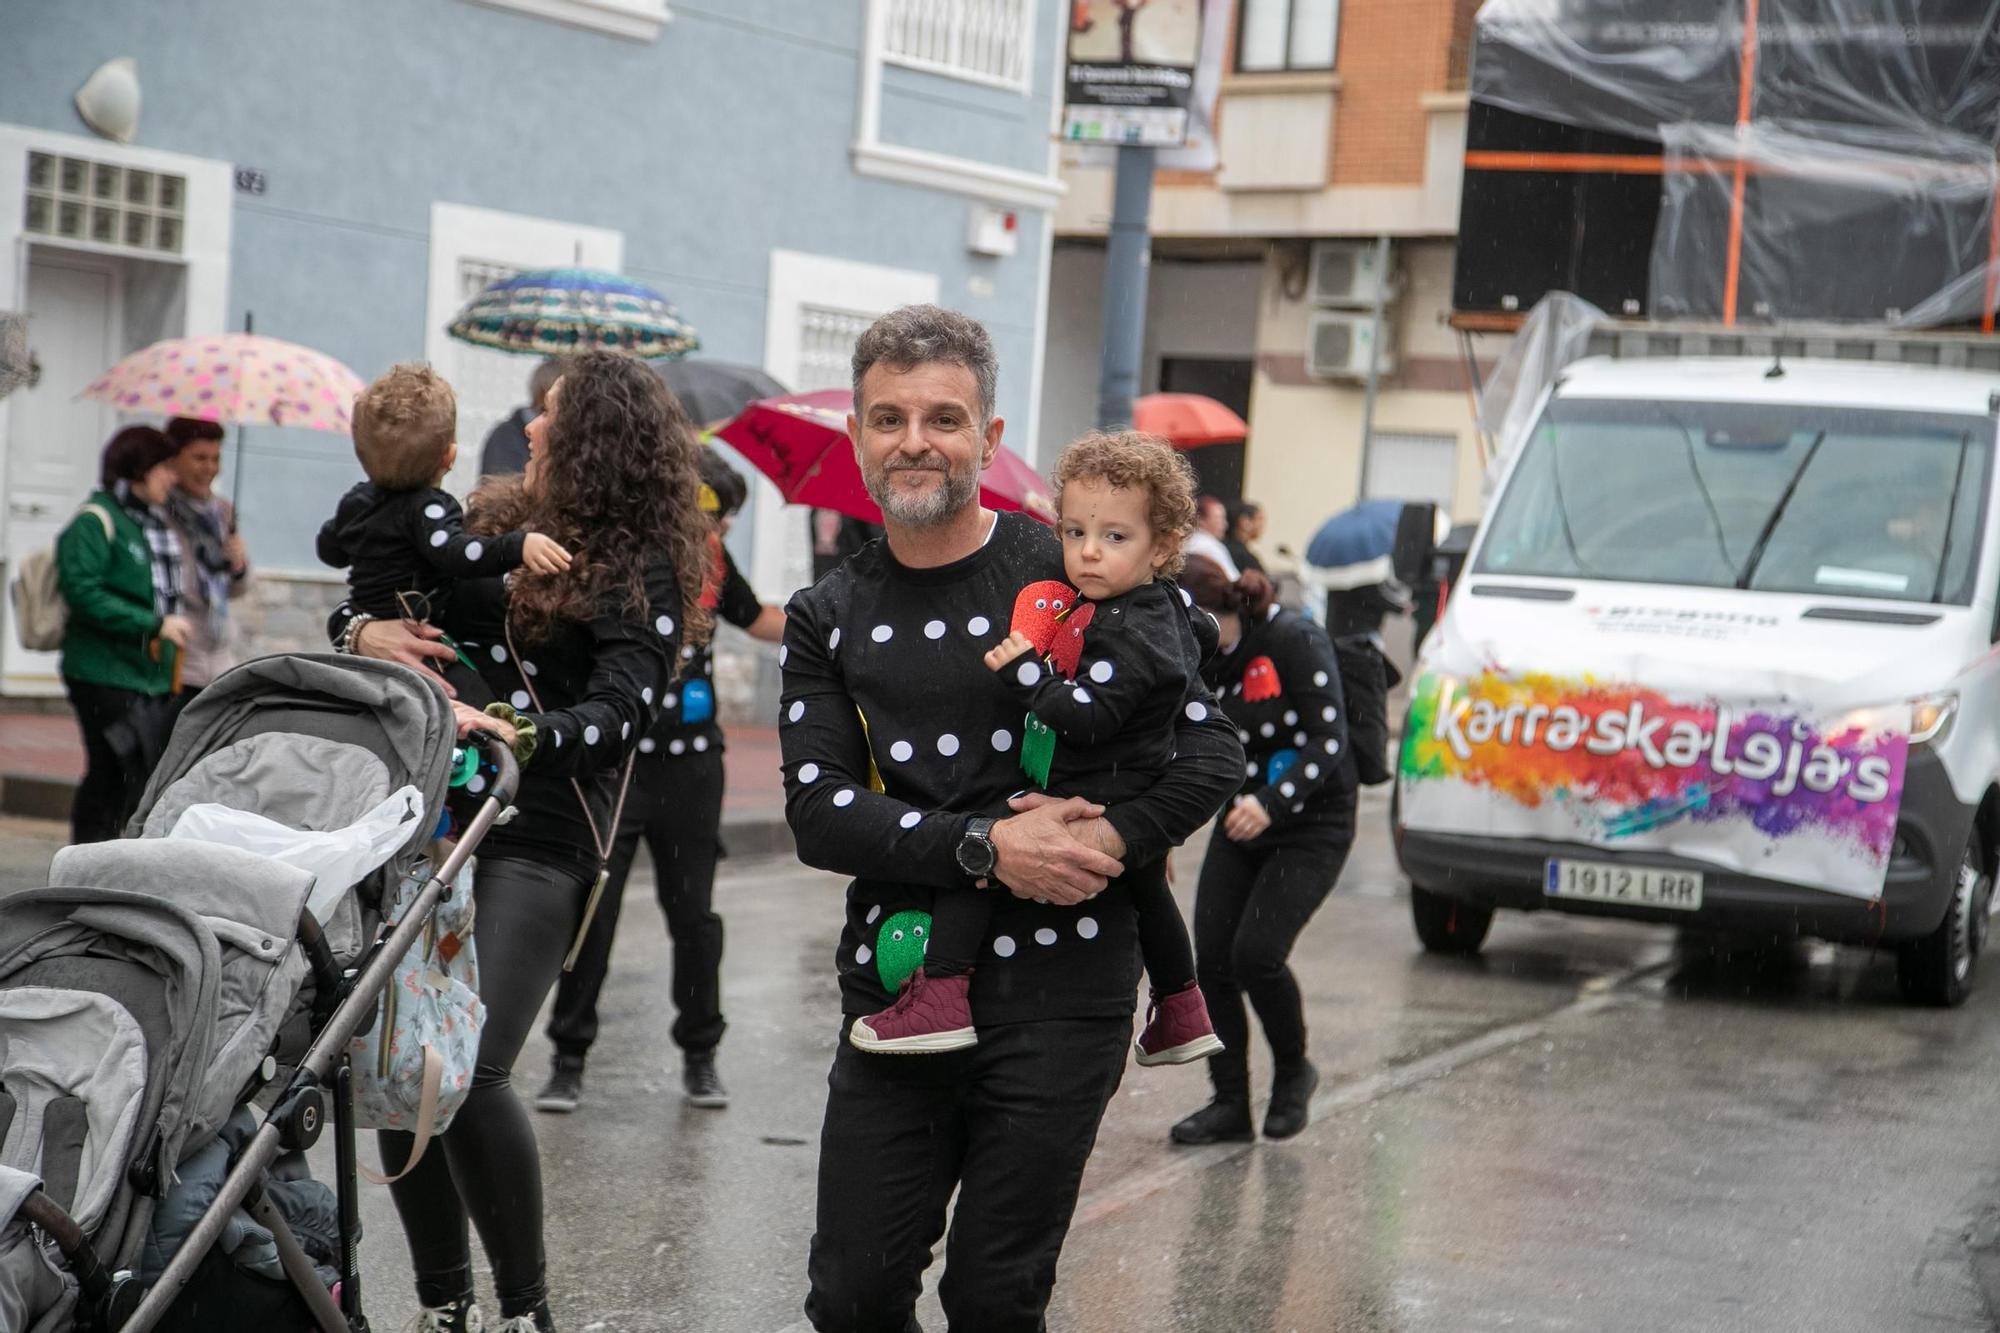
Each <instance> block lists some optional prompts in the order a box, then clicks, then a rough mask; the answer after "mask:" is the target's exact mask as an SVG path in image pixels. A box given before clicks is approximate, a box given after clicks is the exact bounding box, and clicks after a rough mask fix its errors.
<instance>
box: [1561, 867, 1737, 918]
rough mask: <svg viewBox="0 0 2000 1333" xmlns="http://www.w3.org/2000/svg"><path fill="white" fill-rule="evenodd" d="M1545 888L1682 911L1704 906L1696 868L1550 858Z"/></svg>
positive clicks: (1571, 895) (1586, 897)
mask: <svg viewBox="0 0 2000 1333" xmlns="http://www.w3.org/2000/svg"><path fill="white" fill-rule="evenodd" d="M1542 888H1543V891H1544V892H1546V893H1547V894H1548V896H1549V897H1551V898H1579V899H1582V900H1584V901H1587V902H1593V903H1622V904H1625V905H1626V906H1629V907H1668V908H1672V909H1674V910H1675V911H1680V912H1694V911H1699V910H1700V908H1701V874H1700V872H1699V871H1693V870H1655V869H1652V868H1649V867H1646V866H1628V865H1615V864H1612V863H1610V862H1606V861H1550V862H1549V864H1548V875H1547V877H1546V878H1545V879H1544V881H1543V884H1542Z"/></svg>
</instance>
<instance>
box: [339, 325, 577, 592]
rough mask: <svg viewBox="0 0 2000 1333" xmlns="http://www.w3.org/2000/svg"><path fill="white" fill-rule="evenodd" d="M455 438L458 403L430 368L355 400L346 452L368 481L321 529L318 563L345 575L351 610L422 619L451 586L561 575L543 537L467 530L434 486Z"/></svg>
mask: <svg viewBox="0 0 2000 1333" xmlns="http://www.w3.org/2000/svg"><path fill="white" fill-rule="evenodd" d="M457 435H458V399H457V397H456V395H454V394H453V393H452V391H451V386H450V385H449V384H447V383H445V382H444V380H443V378H442V377H441V376H439V375H438V373H437V372H436V371H434V370H432V369H431V368H430V367H429V366H426V365H421V364H419V363H417V362H404V363H403V364H401V365H398V366H393V367H391V368H390V369H389V370H388V371H387V372H386V373H385V374H383V375H382V377H381V378H380V379H377V380H376V381H375V382H374V383H373V384H371V385H369V386H368V388H367V389H366V390H365V391H363V393H362V394H361V396H360V397H359V398H357V399H355V400H354V453H355V456H356V457H357V458H359V459H360V460H361V470H362V471H363V472H365V473H367V474H368V479H367V480H366V481H362V482H357V483H355V485H354V486H353V487H352V488H351V489H350V490H349V491H348V492H347V494H345V495H343V496H341V497H340V505H339V507H338V508H337V509H335V511H334V515H333V517H332V518H330V519H328V520H327V521H326V523H325V524H324V525H323V526H322V527H321V528H320V530H319V558H320V559H321V560H323V561H325V562H326V563H327V564H329V565H332V566H333V567H334V568H335V569H346V570H347V571H348V575H347V589H348V597H347V600H348V605H350V606H352V607H353V608H354V609H355V610H357V611H360V612H362V613H364V614H366V615H370V616H374V617H377V618H385V617H389V616H401V617H403V618H405V619H409V620H428V619H429V618H430V616H431V614H432V613H433V612H434V611H441V610H442V609H443V608H442V607H441V606H439V605H438V602H439V600H440V593H441V591H442V590H443V588H444V586H445V584H446V583H447V582H448V581H449V580H452V579H476V578H487V577H490V576H494V575H500V574H506V573H508V572H510V571H512V570H514V569H516V568H525V569H526V570H527V571H528V572H529V573H531V574H560V573H562V572H563V571H564V570H565V569H567V568H569V552H567V551H565V550H564V549H563V548H562V546H561V545H560V544H559V543H557V542H555V541H553V540H551V539H550V538H549V537H548V536H546V535H544V534H543V533H539V532H508V533H483V534H475V533H469V532H467V531H466V530H465V516H464V514H463V512H462V511H461V510H460V509H459V506H458V501H457V500H455V499H453V498H452V497H451V496H450V495H449V494H447V493H446V492H444V491H442V490H439V489H438V487H439V486H440V485H442V484H443V482H444V477H445V474H446V473H447V472H449V471H451V466H452V464H453V462H455V461H456V460H457V458H458V444H457Z"/></svg>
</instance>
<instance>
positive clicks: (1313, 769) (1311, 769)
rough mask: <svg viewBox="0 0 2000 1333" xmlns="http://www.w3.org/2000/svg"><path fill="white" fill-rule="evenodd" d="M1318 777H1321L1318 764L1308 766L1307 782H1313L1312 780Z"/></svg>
mask: <svg viewBox="0 0 2000 1333" xmlns="http://www.w3.org/2000/svg"><path fill="white" fill-rule="evenodd" d="M1318 776H1319V765H1318V764H1307V765H1306V781H1308V782H1310V781H1312V780H1313V779H1314V778H1316V777H1318Z"/></svg>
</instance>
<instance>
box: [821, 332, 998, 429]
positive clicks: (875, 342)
mask: <svg viewBox="0 0 2000 1333" xmlns="http://www.w3.org/2000/svg"><path fill="white" fill-rule="evenodd" d="M931 362H944V363H946V364H948V365H954V366H964V367H965V368H966V369H967V370H969V371H971V372H972V378H973V379H975V380H977V381H978V383H979V425H980V427H981V429H984V428H985V427H987V426H989V425H991V424H992V423H993V395H994V390H995V388H996V387H997V386H998V384H999V382H1000V363H999V361H998V359H996V358H995V357H994V355H993V340H992V339H991V338H989V337H987V336H986V326H985V325H983V324H981V323H980V322H979V321H978V320H976V319H974V318H972V316H970V315H963V314H960V313H959V312H958V311H956V310H946V309H945V308H944V307H942V306H935V305H906V306H904V307H903V308H902V309H900V310H891V311H890V312H889V313H888V314H886V315H884V316H882V318H880V319H878V320H876V321H875V322H874V323H873V324H871V325H869V326H868V332H866V333H864V334H862V335H861V339H860V341H859V342H857V343H855V344H854V406H855V410H856V411H857V412H858V411H860V409H861V381H862V379H863V378H865V377H866V376H867V374H868V372H869V371H870V370H872V369H874V368H875V367H876V366H877V365H884V366H889V367H892V368H894V369H896V370H909V369H910V368H912V367H914V366H921V365H927V364H929V363H931Z"/></svg>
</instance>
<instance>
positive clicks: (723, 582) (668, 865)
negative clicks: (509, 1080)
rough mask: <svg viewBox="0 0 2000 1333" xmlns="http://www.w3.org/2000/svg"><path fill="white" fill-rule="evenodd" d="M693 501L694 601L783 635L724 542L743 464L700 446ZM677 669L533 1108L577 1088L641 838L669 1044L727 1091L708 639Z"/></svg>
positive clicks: (695, 1078)
mask: <svg viewBox="0 0 2000 1333" xmlns="http://www.w3.org/2000/svg"><path fill="white" fill-rule="evenodd" d="M701 478H702V489H701V507H702V512H703V513H704V514H706V515H708V516H709V518H710V520H711V521H712V522H713V523H714V525H715V530H714V532H713V533H712V534H711V535H710V538H709V554H710V556H711V563H710V571H711V572H710V575H709V581H708V585H707V587H706V588H705V589H704V590H703V592H702V604H703V605H704V606H706V607H708V608H710V609H711V610H712V611H714V612H715V614H716V615H718V616H719V617H721V618H722V619H723V620H726V621H728V622H729V623H730V624H732V625H734V626H736V627H737V628H738V629H740V630H743V631H744V632H745V633H747V634H749V635H750V636H751V637H752V638H755V639H761V640H763V641H764V642H766V643H776V642H778V641H779V640H780V639H782V638H783V637H784V633H785V613H784V610H783V609H782V608H780V607H775V606H765V605H764V604H763V603H762V602H761V601H759V600H758V598H757V593H756V591H755V590H754V589H753V588H751V586H750V581H749V580H748V579H746V578H744V577H743V575H742V573H741V572H739V571H738V570H737V568H736V561H735V560H734V559H733V558H731V556H730V554H729V552H728V550H727V549H726V548H725V547H724V546H723V544H722V538H723V537H724V536H725V535H726V534H727V533H728V531H729V522H730V518H731V517H732V516H733V515H734V514H735V513H736V511H737V510H738V509H741V508H742V507H743V503H744V501H745V500H747V499H748V498H749V495H750V488H749V486H748V485H747V484H746V483H745V482H744V480H743V476H742V474H741V473H739V472H737V471H736V470H735V469H734V468H732V467H730V466H729V465H728V464H727V463H725V462H723V461H722V460H721V459H720V458H719V457H717V456H716V453H715V451H714V450H713V449H703V450H702V451H701ZM681 662H682V669H681V674H680V678H679V679H678V680H676V681H675V682H674V684H673V688H671V689H669V690H668V691H667V695H666V698H665V699H664V700H662V701H661V707H660V720H659V723H658V725H656V726H655V727H654V728H653V729H652V730H651V731H650V732H648V733H647V734H646V738H645V739H644V740H642V741H640V742H639V757H638V759H637V761H636V766H635V767H634V768H633V770H632V794H631V799H630V800H629V801H628V802H627V804H626V806H625V818H624V819H623V820H622V821H621V822H620V824H619V826H618V846H617V849H616V850H615V851H614V852H612V854H611V878H610V879H609V880H607V881H606V882H605V885H604V896H603V898H602V900H601V901H600V902H599V903H598V907H597V915H596V916H595V917H593V918H592V919H591V923H590V933H589V935H588V936H587V937H586V938H585V940H584V943H583V949H582V951H581V952H579V953H578V954H577V958H576V965H575V967H573V968H572V969H571V970H570V971H568V972H565V973H564V974H563V977H562V980H561V981H560V982H558V983H557V984H556V1002H555V1004H554V1006H553V1007H552V1008H551V1010H550V1012H549V1024H548V1034H549V1044H550V1045H551V1046H553V1047H554V1048H555V1055H554V1063H553V1067H552V1068H551V1069H550V1071H549V1081H548V1082H547V1083H546V1084H545V1085H544V1086H543V1087H542V1090H541V1091H540V1092H539V1093H537V1094H535V1109H536V1110H538V1111H552V1112H558V1113H566V1112H569V1111H574V1110H575V1109H576V1108H577V1106H578V1105H579V1104H580V1103H581V1101H582V1098H583V1071H584V1065H585V1063H586V1061H587V1060H588V1058H589V1055H590V1048H591V1046H592V1045H593V1044H594V1043H595V1042H596V1040H597V998H598V995H599V994H600V993H601V992H602V990H603V989H604V979H605V976H606V974H607V973H608V972H609V971H610V967H611V944H612V941H613V939H614V938H615V937H616V934H617V931H618V917H619V908H620V904H621V902H622V900H623V899H624V896H625V880H626V877H627V876H628V875H630V874H631V873H632V862H633V860H634V859H635V858H636V857H637V856H638V854H639V843H640V841H641V840H643V841H644V842H645V844H646V850H647V851H648V852H650V853H651V854H652V858H653V887H654V891H655V894H656V896H657V897H658V898H659V902H660V911H661V913H662V914H663V915H664V916H665V917H666V919H667V933H668V934H669V935H671V936H672V937H673V942H674V961H673V983H672V986H673V999H674V1011H675V1013H674V1027H673V1038H674V1044H675V1045H676V1046H678V1047H680V1048H681V1089H682V1092H683V1094H684V1095H685V1096H686V1098H687V1101H688V1104H689V1105H691V1106H700V1107H707V1108H709V1109H720V1108H722V1107H725V1106H727V1105H729V1092H728V1090H727V1089H726V1088H724V1087H723V1084H722V1076H721V1075H720V1074H719V1073H717V1072H716V1068H715V1051H716V1047H718V1046H719V1045H721V1043H722V1033H723V1029H724V1027H725V1026H726V1024H725V1023H724V1022H723V1019H722V918H721V917H720V916H719V915H717V914H716V911H715V864H716V860H717V859H718V858H719V857H720V856H721V855H722V842H721V839H720V838H719V837H717V834H718V832H719V831H720V828H721V824H722V794H723V773H722V748H723V747H722V739H723V738H722V725H721V723H720V722H718V721H717V720H716V699H715V678H714V668H713V664H712V662H711V660H710V656H709V650H708V647H707V646H706V645H701V646H696V645H694V644H685V645H683V646H682V648H681Z"/></svg>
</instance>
